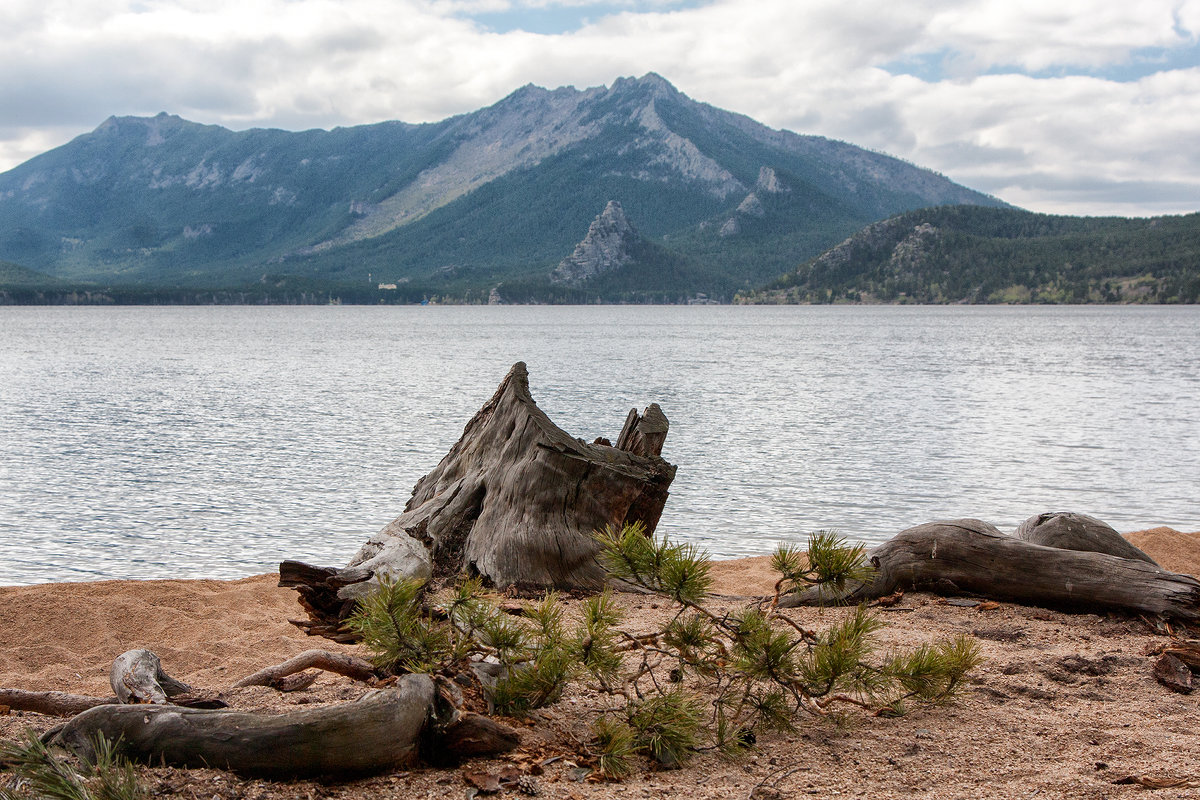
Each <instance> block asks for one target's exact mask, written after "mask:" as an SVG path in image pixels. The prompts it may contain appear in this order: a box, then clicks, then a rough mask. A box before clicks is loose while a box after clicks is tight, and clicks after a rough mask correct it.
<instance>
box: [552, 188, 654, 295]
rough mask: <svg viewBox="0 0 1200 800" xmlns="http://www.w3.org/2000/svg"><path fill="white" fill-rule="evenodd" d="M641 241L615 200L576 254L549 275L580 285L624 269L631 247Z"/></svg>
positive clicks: (556, 279) (595, 224)
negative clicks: (598, 276) (621, 268)
mask: <svg viewBox="0 0 1200 800" xmlns="http://www.w3.org/2000/svg"><path fill="white" fill-rule="evenodd" d="M639 238H640V237H639V235H638V232H637V229H636V228H634V227H633V224H632V223H631V222H630V221H629V218H628V217H626V216H625V209H624V208H622V207H621V204H620V203H619V202H617V201H616V200H609V201H608V203H607V204H606V205H605V206H604V210H603V211H601V212H600V214H599V215H598V216H597V217H596V218H595V219H594V220H592V224H591V225H590V226H588V232H587V235H586V236H584V237H583V240H582V241H581V242H580V243H579V244H577V245H575V251H574V252H573V253H571V255H569V256H567V257H566V258H564V259H563V260H562V261H560V262H559V264H558V266H557V267H555V268H554V271H553V272H552V273H550V280H551V281H552V282H553V283H566V284H571V285H578V284H580V283H583V282H584V281H586V280H588V279H589V278H594V277H595V276H597V275H602V274H604V273H605V272H611V271H613V270H614V269H618V268H620V267H623V266H625V265H626V264H628V263H629V262H630V261H632V260H633V256H632V255H631V253H630V248H631V246H632V245H633V244H634V243H636V242H637V241H638V239H639Z"/></svg>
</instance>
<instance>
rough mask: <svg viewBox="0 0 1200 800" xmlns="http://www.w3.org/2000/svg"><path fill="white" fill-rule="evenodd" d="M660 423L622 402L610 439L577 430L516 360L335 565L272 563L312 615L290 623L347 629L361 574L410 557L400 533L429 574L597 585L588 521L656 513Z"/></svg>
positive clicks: (339, 635)
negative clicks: (562, 422)
mask: <svg viewBox="0 0 1200 800" xmlns="http://www.w3.org/2000/svg"><path fill="white" fill-rule="evenodd" d="M668 427H669V425H668V422H667V418H666V415H664V414H663V412H662V409H661V408H659V407H658V405H656V404H651V405H650V406H649V407H648V408H646V410H645V411H644V412H643V413H641V414H639V413H637V411H636V409H635V410H632V411H630V412H629V416H628V417H627V419H626V421H625V425H624V428H623V429H622V431H621V433H620V435H619V436H618V437H617V445H616V446H615V447H614V446H612V445H610V444H608V443H607V442H606V441H605V440H602V439H601V440H597V441H596V442H594V443H591V444H588V443H586V442H584V441H582V440H580V439H576V438H574V437H572V436H570V435H569V434H568V433H566V432H565V431H563V430H562V429H560V428H559V427H558V426H557V425H555V424H554V423H553V422H551V421H550V418H549V417H547V416H546V414H545V413H544V412H543V411H542V410H541V409H540V408H538V407H537V404H536V403H535V402H534V400H533V397H532V396H531V395H530V392H529V374H528V371H527V370H526V368H525V364H524V363H521V362H518V363H517V364H515V365H513V367H512V369H511V370H509V373H508V375H507V376H506V377H505V378H504V380H503V381H502V382H501V383H500V386H499V387H498V388H497V389H496V392H495V394H494V395H493V396H492V398H491V399H490V400H488V402H487V403H485V404H484V406H483V407H482V408H481V409H480V410H479V411H478V412H477V413H476V414H475V416H474V417H473V418H472V419H471V421H470V422H468V423H467V426H466V429H465V430H464V431H463V435H462V438H460V439H459V440H458V442H457V443H455V445H454V446H453V447H452V448H450V451H449V452H448V453H447V454H446V456H445V457H444V458H442V460H441V462H440V463H439V464H438V465H437V466H436V467H435V468H434V469H433V470H432V471H431V472H430V473H429V474H428V475H426V476H424V477H423V478H421V480H420V481H418V482H417V484H416V486H415V487H414V488H413V493H412V498H411V499H410V500H409V501H408V504H407V505H406V506H405V508H404V513H403V514H401V515H400V516H399V517H397V518H396V519H395V520H393V521H392V522H391V523H390V524H388V525H387V526H386V527H385V528H384V529H383V530H382V531H380V532H379V533H378V534H376V535H375V536H373V537H371V538H370V539H369V540H368V541H367V542H366V544H364V545H363V547H362V548H361V549H360V550H359V552H358V553H357V554H356V555H355V556H354V557H353V558H352V559H351V560H350V562H349V564H348V565H347V566H346V567H345V568H342V569H337V568H332V567H314V566H310V565H307V564H303V563H301V562H297V561H285V562H283V563H282V564H281V565H280V585H281V586H289V587H292V588H295V589H297V591H299V593H300V603H301V605H302V606H303V607H304V608H305V610H306V611H307V612H308V614H309V616H310V618H311V621H310V622H297V623H296V624H297V625H299V626H300V627H302V628H304V629H305V630H307V631H308V632H309V633H312V634H319V635H322V636H328V637H330V638H334V639H338V640H341V641H345V640H347V634H345V632H343V631H341V630H340V623H341V621H342V620H344V619H345V618H346V617H347V616H348V615H349V613H350V612H351V611H352V610H353V607H354V600H355V598H357V597H359V596H361V595H362V594H364V593H365V591H366V590H367V587H368V584H367V583H366V582H367V581H368V580H372V579H374V580H378V578H379V577H380V576H383V575H389V576H392V577H405V576H408V575H409V574H414V570H416V569H417V567H419V566H420V565H414V564H413V562H412V559H411V558H410V557H409V556H410V555H411V554H410V553H409V550H410V549H411V548H410V547H409V546H408V543H409V542H410V541H416V542H419V543H420V544H421V545H422V546H423V547H424V548H425V549H427V550H428V552H429V554H430V555H431V556H432V568H433V575H434V577H435V578H445V577H448V576H452V575H456V574H458V573H467V574H478V575H481V576H483V577H484V578H485V579H487V581H488V582H489V583H491V584H492V585H494V586H497V587H509V586H520V587H534V586H537V587H556V588H564V589H573V588H585V589H595V588H599V587H600V586H602V585H603V583H604V581H605V578H606V574H605V570H604V568H603V566H602V565H601V564H600V563H599V561H598V559H597V554H598V552H599V548H598V547H597V545H596V542H595V539H594V536H593V534H594V532H595V531H597V530H600V529H603V528H604V527H605V526H608V525H612V526H615V527H618V528H619V527H621V526H623V525H625V524H627V523H633V522H641V523H643V524H644V525H645V527H646V530H647V531H648V532H653V531H654V529H655V527H656V526H657V525H658V521H659V518H660V516H661V515H662V511H663V506H664V505H665V503H666V501H667V497H668V494H669V492H668V489H669V487H670V485H671V481H672V480H673V479H674V477H675V467H674V466H673V465H672V464H669V463H667V462H666V461H665V460H664V459H663V458H662V455H661V453H662V447H663V442H664V440H665V439H666V436H667V430H668ZM397 542H399V543H401V544H402V545H403V546H399V547H397V546H396V543H397ZM393 552H394V553H397V554H400V555H402V556H403V558H402V560H397V563H396V565H395V568H393V566H392V565H391V564H390V562H389V560H388V558H386V555H387V554H388V553H393ZM398 558H399V556H398Z"/></svg>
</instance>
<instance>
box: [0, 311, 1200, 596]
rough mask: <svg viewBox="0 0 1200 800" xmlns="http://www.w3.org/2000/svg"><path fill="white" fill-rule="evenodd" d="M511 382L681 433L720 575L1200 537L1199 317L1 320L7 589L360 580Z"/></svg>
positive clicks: (636, 314) (691, 524) (670, 520)
mask: <svg viewBox="0 0 1200 800" xmlns="http://www.w3.org/2000/svg"><path fill="white" fill-rule="evenodd" d="M515 361H525V362H527V363H528V365H529V372H530V383H531V387H532V391H533V396H534V398H535V400H537V402H538V405H539V406H540V407H541V408H542V409H543V410H545V411H546V412H547V414H549V416H550V418H551V419H552V420H554V421H555V422H556V423H558V424H559V425H560V426H561V427H563V428H564V429H566V430H567V431H568V432H570V433H571V434H573V435H575V436H578V437H580V438H583V439H586V440H588V441H590V440H592V439H593V438H595V437H597V436H607V437H609V438H615V437H616V434H617V432H618V431H619V430H620V428H621V425H622V423H623V421H624V418H625V415H626V413H627V412H628V410H629V409H630V408H632V407H635V406H636V407H637V408H639V409H641V408H643V407H644V406H646V405H647V404H648V403H650V402H657V403H659V404H660V405H661V406H662V408H663V409H664V411H665V412H666V414H667V416H668V417H669V418H670V421H671V432H670V434H669V436H668V438H667V443H666V447H665V449H664V456H666V457H667V458H668V460H670V461H672V462H673V463H675V464H678V465H679V472H678V475H677V477H676V479H675V483H674V485H673V487H672V495H671V498H670V500H669V501H668V503H667V507H666V511H665V513H664V515H663V519H662V524H661V525H660V530H661V531H663V532H665V533H667V534H668V535H670V536H671V537H672V538H674V539H681V540H687V541H692V542H696V543H698V544H699V545H701V546H702V547H703V548H705V549H707V550H708V551H709V552H710V553H711V554H712V555H713V556H715V557H732V556H741V555H754V554H761V553H767V552H770V551H771V550H773V549H774V547H775V545H776V544H777V543H779V542H782V541H786V542H796V543H803V541H804V540H805V538H806V537H807V535H808V533H809V532H811V531H814V530H817V529H830V528H832V529H837V530H839V531H840V532H842V533H843V534H844V535H846V536H847V537H848V538H851V539H854V540H861V541H864V542H867V543H876V542H880V541H883V540H885V539H886V538H888V537H890V536H891V535H893V534H895V533H897V532H898V531H900V530H902V529H903V528H905V527H908V526H910V525H914V524H917V523H920V522H926V521H930V520H934V519H945V518H953V517H963V516H972V517H979V518H982V519H985V520H987V521H989V522H992V523H994V524H996V525H998V526H1000V528H1001V529H1011V528H1013V527H1015V526H1016V524H1017V523H1019V522H1020V521H1021V520H1022V519H1024V518H1026V517H1028V516H1030V515H1032V514H1035V513H1040V512H1043V511H1052V510H1074V511H1081V512H1085V513H1089V514H1092V515H1095V516H1097V517H1100V518H1101V519H1103V520H1105V521H1107V522H1108V523H1109V524H1111V525H1113V526H1114V527H1116V528H1117V529H1118V530H1122V531H1129V530H1134V529H1138V528H1144V527H1150V526H1155V525H1170V526H1172V527H1175V528H1178V529H1182V530H1197V529H1200V501H1198V491H1200V489H1198V487H1200V308H1197V307H620V306H617V307H614V306H605V307H434V306H426V307H348V306H346V307H299V308H281V307H188V308H6V309H0V584H23V583H36V582H43V581H59V580H93V579H102V578H185V577H210V578H231V577H240V576H244V575H251V574H256V573H262V572H268V571H271V570H273V569H274V568H275V567H276V566H277V564H278V562H279V561H280V560H281V559H283V558H298V559H301V560H304V561H309V562H312V563H319V564H330V565H339V564H343V563H345V562H346V560H347V559H348V558H349V557H350V556H351V555H352V554H353V553H354V551H355V550H356V549H357V548H358V546H359V544H360V543H361V542H362V541H363V540H364V539H365V538H366V537H367V536H369V535H370V534H372V533H374V532H375V531H377V530H378V529H379V528H380V527H382V526H383V525H384V524H386V523H387V522H388V521H389V520H391V519H392V518H393V517H395V516H396V515H397V514H399V513H400V511H401V510H402V509H403V506H404V503H405V502H406V501H407V499H408V496H409V493H410V491H411V488H412V486H413V484H414V483H415V482H416V481H417V479H418V478H420V477H421V475H423V474H424V473H425V472H427V471H428V470H429V469H430V468H432V467H433V466H434V465H435V464H436V463H437V462H438V460H439V459H441V457H442V456H443V455H444V454H445V452H446V451H447V450H448V449H449V447H450V446H451V445H452V444H453V443H454V442H455V440H456V439H457V438H458V437H459V435H460V434H461V433H462V429H463V426H464V425H465V424H466V422H467V420H469V419H470V417H471V415H472V414H473V413H474V412H475V411H476V410H477V409H478V408H479V406H480V405H481V404H483V403H484V402H485V401H486V400H487V399H488V398H489V397H490V396H491V394H492V392H493V390H494V389H495V386H496V384H497V383H498V382H499V381H500V380H501V379H502V378H503V377H504V375H505V373H506V372H507V370H508V368H509V367H510V366H511V365H512V363H513V362H515Z"/></svg>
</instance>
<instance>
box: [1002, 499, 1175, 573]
mask: <svg viewBox="0 0 1200 800" xmlns="http://www.w3.org/2000/svg"><path fill="white" fill-rule="evenodd" d="M1013 535H1014V536H1016V537H1017V538H1018V539H1023V540H1024V541H1026V542H1029V543H1030V544H1041V545H1045V546H1046V547H1058V548H1060V549H1063V550H1081V551H1088V552H1092V553H1108V554H1109V555H1110V556H1120V557H1121V558H1136V559H1137V560H1139V561H1145V562H1146V563H1147V564H1153V565H1154V566H1156V567H1157V566H1158V562H1157V561H1155V560H1154V559H1153V558H1151V557H1150V556H1148V555H1146V553H1145V552H1143V551H1142V550H1141V548H1139V547H1136V546H1134V545H1133V544H1131V543H1130V542H1129V540H1127V539H1126V538H1125V537H1124V536H1122V535H1121V534H1119V533H1117V532H1116V531H1115V530H1114V529H1113V528H1112V527H1110V526H1109V525H1107V524H1106V523H1104V522H1101V521H1100V520H1098V519H1096V518H1095V517H1089V516H1088V515H1087V514H1075V513H1073V512H1070V511H1054V512H1051V513H1048V514H1038V515H1037V516H1035V517H1030V518H1029V519H1027V520H1025V521H1024V522H1022V523H1021V524H1020V526H1018V528H1017V531H1016V533H1015V534H1013Z"/></svg>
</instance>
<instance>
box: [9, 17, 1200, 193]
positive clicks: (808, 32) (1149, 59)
mask: <svg viewBox="0 0 1200 800" xmlns="http://www.w3.org/2000/svg"><path fill="white" fill-rule="evenodd" d="M0 36H2V37H3V41H4V43H5V45H4V47H3V48H2V49H0V170H6V169H9V168H11V167H13V166H15V165H17V164H18V163H20V162H22V161H24V160H26V159H28V158H30V157H32V156H34V155H36V154H38V153H40V152H43V151H45V150H47V149H50V148H52V147H55V146H58V145H60V144H63V143H65V142H67V141H69V140H70V139H71V138H73V137H74V136H77V135H79V134H81V133H84V132H86V131H89V130H91V129H93V128H95V127H96V126H97V125H98V124H100V123H101V122H102V121H103V120H104V119H105V118H107V117H108V116H110V115H114V114H115V115H127V114H134V115H149V114H155V113H157V112H159V111H167V112H170V113H174V114H179V115H181V116H183V117H185V118H187V119H190V120H193V121H197V122H205V123H214V124H220V125H225V126H227V127H230V128H234V129H239V130H240V129H244V128H249V127H260V126H270V127H281V128H286V129H293V130H297V129H303V128H313V127H321V128H328V127H332V126H336V125H354V124H359V123H366V122H378V121H381V120H386V119H399V120H404V121H406V122H422V121H432V120H439V119H443V118H445V117H447V116H450V115H453V114H457V113H462V112H465V111H471V110H474V109H476V108H480V107H482V106H485V105H489V104H491V103H494V102H496V101H497V100H499V99H500V98H502V97H504V96H505V95H506V94H508V93H509V92H511V91H512V90H514V89H516V88H517V87H519V86H521V85H523V84H526V83H535V84H538V85H540V86H547V87H556V86H561V85H573V86H576V87H579V88H584V87H587V86H598V85H607V84H611V83H612V82H613V80H614V79H616V78H618V77H621V76H639V75H643V74H645V73H647V72H651V71H653V72H657V73H659V74H661V75H662V76H663V77H665V78H667V79H668V80H670V81H671V82H672V83H674V84H675V85H676V86H677V87H678V88H679V89H680V90H681V91H683V92H684V93H686V94H688V95H689V96H691V97H692V98H694V99H696V100H700V101H703V102H707V103H711V104H713V105H716V106H719V107H721V108H726V109H729V110H732V111H738V112H742V113H745V114H748V115H750V116H752V117H754V118H756V119H758V120H759V121H761V122H764V123H766V124H768V125H770V126H772V127H776V128H787V129H789V130H794V131H797V132H799V133H815V134H821V135H824V136H830V137H833V138H837V139H843V140H846V141H849V142H853V143H854V144H858V145H862V146H865V147H870V148H873V149H877V150H882V151H884V152H887V153H891V154H893V155H897V156H900V157H902V158H905V159H907V160H909V161H912V162H915V163H917V164H920V165H922V166H926V167H930V168H932V169H935V170H937V171H939V172H942V173H944V174H946V175H948V176H950V177H951V178H953V179H954V180H957V181H959V182H960V183H964V184H966V185H968V186H970V187H972V188H975V189H980V190H983V191H986V192H990V193H992V194H995V195H997V196H999V197H1001V198H1002V199H1004V200H1007V201H1008V202H1010V203H1014V204H1016V205H1019V206H1022V207H1025V208H1029V209H1032V210H1035V211H1043V212H1050V213H1069V214H1122V215H1150V214H1163V213H1184V212H1191V211H1197V210H1200V0H891V1H889V0H623V2H610V3H596V2H590V0H3V4H2V6H0Z"/></svg>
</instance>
